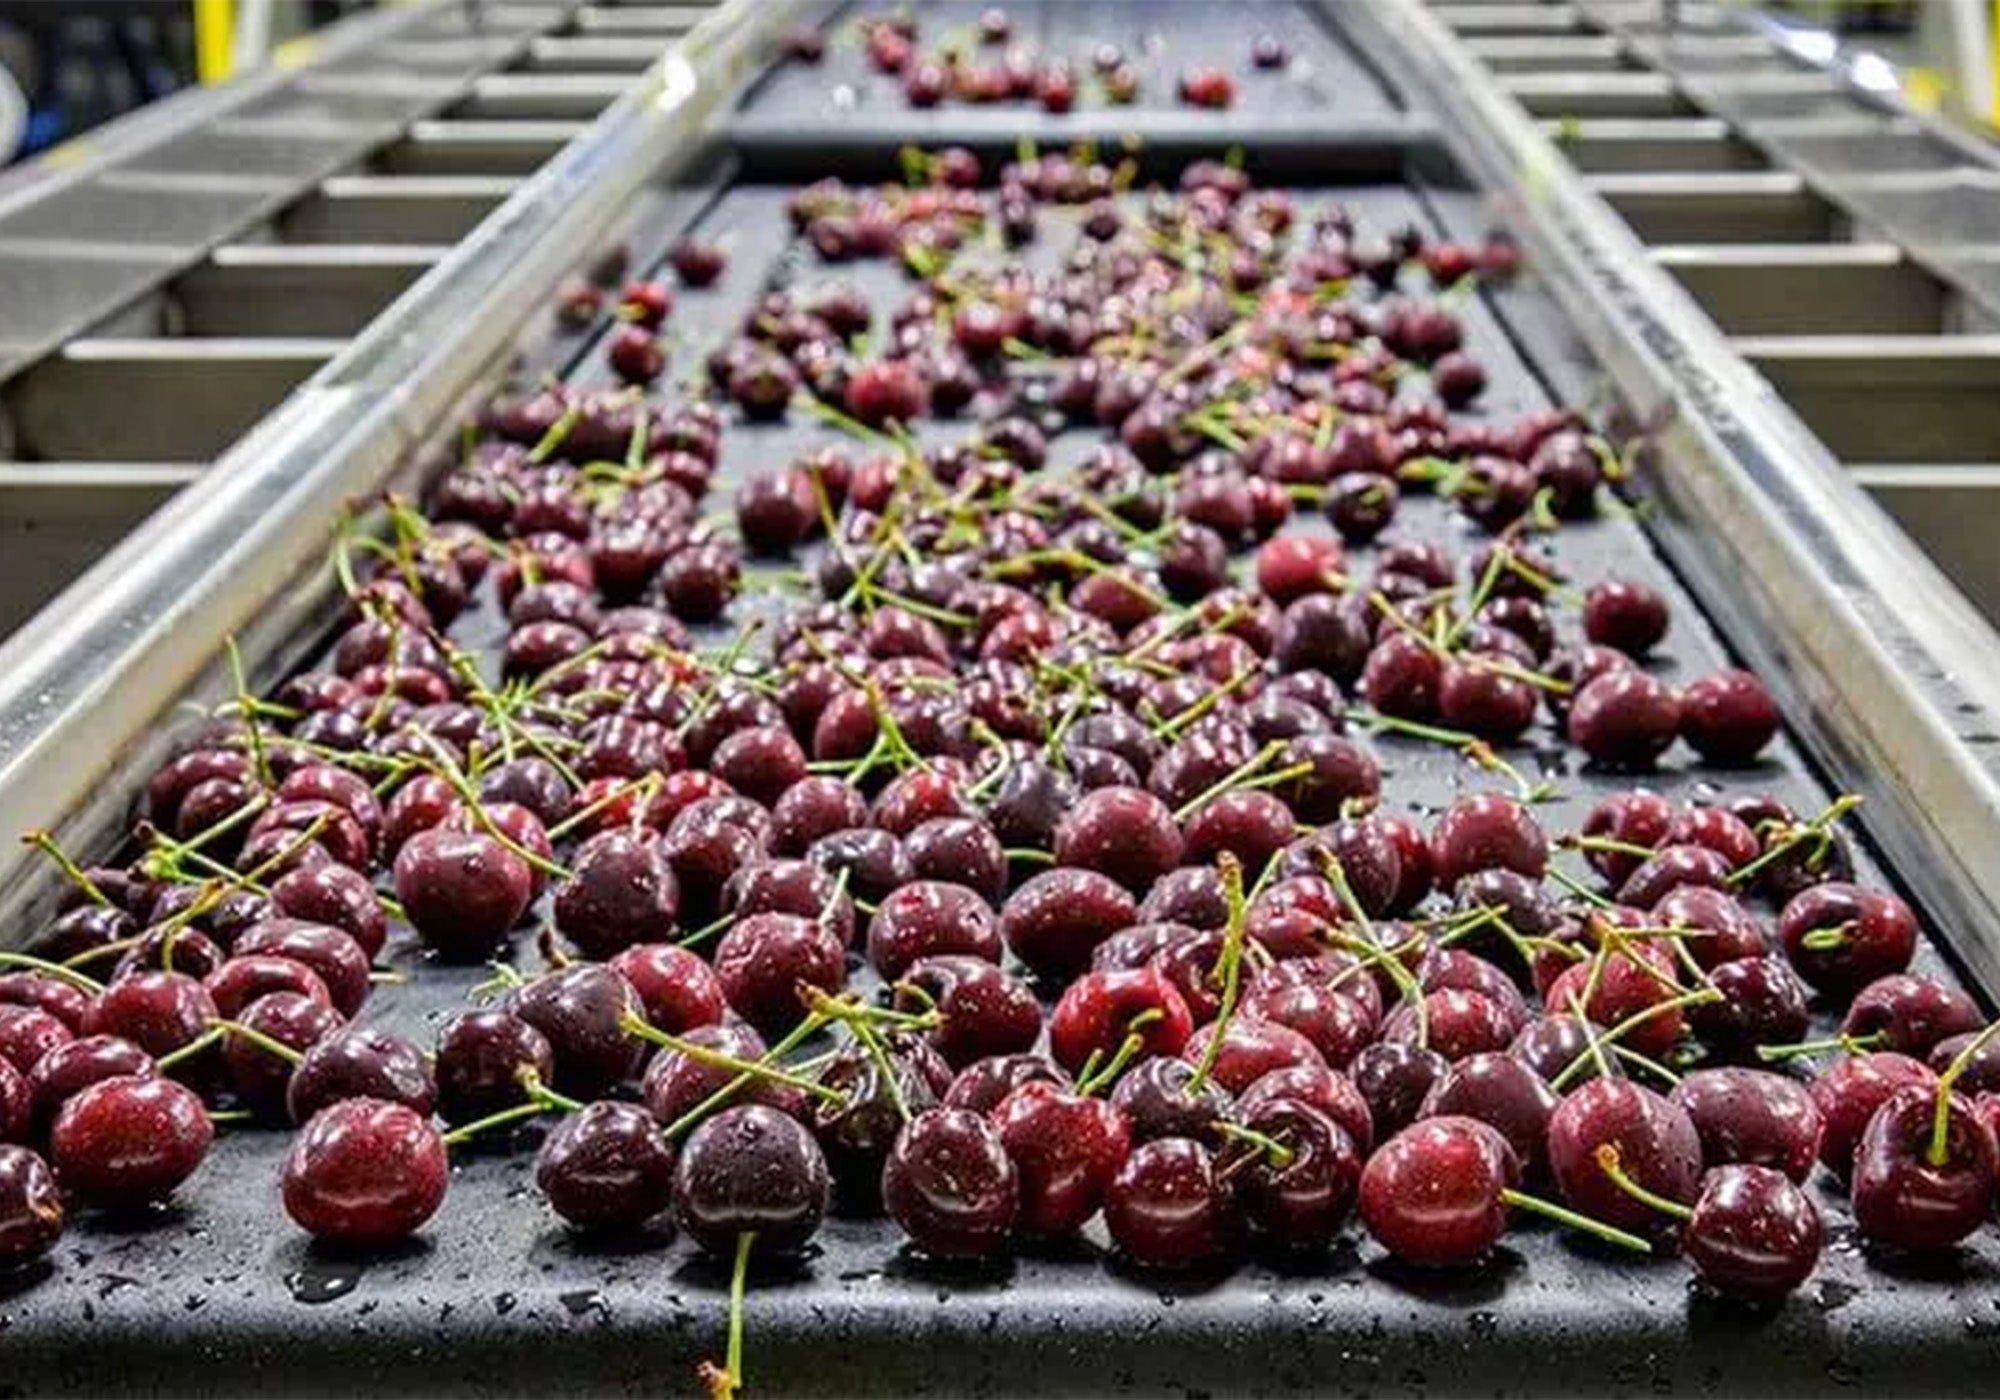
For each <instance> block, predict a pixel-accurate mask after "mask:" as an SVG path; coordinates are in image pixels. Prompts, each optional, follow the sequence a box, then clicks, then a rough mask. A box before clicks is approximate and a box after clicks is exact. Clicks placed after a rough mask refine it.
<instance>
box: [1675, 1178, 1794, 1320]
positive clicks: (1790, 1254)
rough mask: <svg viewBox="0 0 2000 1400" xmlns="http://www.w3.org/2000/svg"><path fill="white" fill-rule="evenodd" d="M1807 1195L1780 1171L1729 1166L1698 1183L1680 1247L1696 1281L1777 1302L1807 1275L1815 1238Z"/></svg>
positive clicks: (1736, 1293) (1722, 1289)
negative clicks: (1694, 1274)
mask: <svg viewBox="0 0 2000 1400" xmlns="http://www.w3.org/2000/svg"><path fill="white" fill-rule="evenodd" d="M1822 1234H1823V1231H1822V1228H1821V1225H1820V1218H1819V1210H1818V1208H1817V1207H1815V1206H1814V1205H1813V1203H1812V1198H1811V1197H1810V1196H1808V1195H1806V1193H1805V1192H1804V1191H1802V1190H1800V1189H1799V1187H1798V1186H1797V1184H1795V1182H1794V1181H1793V1180H1792V1179H1791V1178H1789V1177H1787V1176H1786V1175H1785V1174H1784V1173H1782V1172H1778V1171H1773V1170H1771V1169H1770V1168H1769V1167H1760V1166H1752V1165H1747V1164H1730V1165H1727V1166H1721V1167H1717V1168H1715V1169H1714V1170H1713V1171H1711V1172H1709V1173H1708V1175H1707V1176H1705V1177H1703V1178H1702V1183H1701V1195H1700V1196H1698V1197H1697V1198H1696V1199H1695V1203H1694V1214H1693V1215H1692V1216H1690V1217H1689V1218H1688V1220H1687V1222H1686V1223H1685V1224H1684V1225H1682V1227H1681V1250H1682V1252H1683V1253H1685V1254H1686V1255H1687V1257H1688V1262H1689V1263H1690V1264H1692V1265H1694V1270H1695V1273H1696V1275H1697V1276H1698V1277H1699V1278H1700V1279H1701V1281H1702V1282H1703V1283H1705V1284H1707V1285H1708V1286H1709V1287H1711V1288H1713V1289H1715V1290H1716V1291H1717V1292H1720V1293H1725V1294H1728V1295H1730V1296H1732V1297H1737V1298H1749V1299H1753V1300H1760V1299H1774V1298H1782V1297H1783V1296H1784V1295H1785V1294H1787V1293H1790V1292H1792V1291H1793V1290H1794V1289H1796V1288H1797V1287H1798V1286H1799V1285H1800V1284H1802V1283H1804V1282H1805V1281H1806V1280H1807V1279H1808V1278H1810V1277H1811V1276H1812V1271H1813V1270H1814V1269H1815V1268H1817V1267H1818V1265H1819V1251H1820V1241H1821V1238H1822Z"/></svg>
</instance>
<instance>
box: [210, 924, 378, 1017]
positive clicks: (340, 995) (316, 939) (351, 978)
mask: <svg viewBox="0 0 2000 1400" xmlns="http://www.w3.org/2000/svg"><path fill="white" fill-rule="evenodd" d="M253 954H265V955H270V956H275V957H281V958H290V959H292V960H293V961H294V962H300V963H304V964H305V965H306V966H307V967H309V968H311V969H312V970H313V974H314V975H315V976H316V977H318V978H319V980H320V981H321V983H323V984H324V985H325V987H326V994H327V996H328V997H330V998H332V1001H333V1009H334V1010H335V1011H338V1012H339V1013H340V1014H341V1015H342V1016H350V1017H351V1016H353V1015H354V1013H355V1012H357V1011H359V1010H360V1009H361V1004H362V1003H363V1002H364V1001H366V1000H367V999H368V992H369V989H370V987H371V986H372V985H373V984H372V983H371V981H370V970H369V965H368V955H367V954H366V953H364V952H362V951H361V945H360V944H358V943H356V942H355V941H354V939H353V938H352V937H351V936H350V935H348V934H345V933H343V932H341V931H340V930H339V929H337V928H332V927H330V926H328V925H326V924H309V923H304V922H302V921H300V920H298V919H266V920H264V921H263V922H262V923H259V924H254V925H252V926H251V927H250V928H248V929H246V930H244V932H243V935H242V936H241V937H240V938H238V939H237V940H236V956H238V957H249V956H251V955H253Z"/></svg>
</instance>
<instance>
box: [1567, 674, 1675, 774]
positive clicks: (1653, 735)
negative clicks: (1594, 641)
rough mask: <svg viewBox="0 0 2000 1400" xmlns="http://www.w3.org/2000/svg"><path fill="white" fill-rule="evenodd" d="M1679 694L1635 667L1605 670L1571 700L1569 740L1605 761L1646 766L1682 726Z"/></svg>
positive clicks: (1607, 763) (1611, 763)
mask: <svg viewBox="0 0 2000 1400" xmlns="http://www.w3.org/2000/svg"><path fill="white" fill-rule="evenodd" d="M1680 723H1681V702H1680V697H1679V696H1678V695H1676V694H1675V693H1674V690H1673V687H1671V686H1669V685H1668V684H1667V683H1666V682H1665V681H1663V680H1661V679H1660V678H1659V677H1657V676H1654V675H1650V674H1648V673H1647V672H1645V671H1641V670H1638V669H1636V668H1632V669H1625V670H1616V671H1609V672H1606V673H1605V674H1604V675H1601V676H1599V677H1598V678H1597V679H1596V680H1593V681H1591V682H1590V683H1589V684H1588V685H1585V686H1584V687H1583V688H1582V689H1580V690H1578V691H1577V692H1576V695H1575V697H1574V698H1573V699H1572V700H1571V701H1570V709H1569V720H1568V722H1567V731H1568V734H1569V741H1570V742H1571V743H1572V744H1575V745H1576V746H1577V747H1578V748H1580V749H1582V750H1583V751H1584V752H1585V753H1587V754H1589V755H1590V757H1591V759H1592V760H1593V761H1595V762H1597V763H1600V764H1603V765H1605V766H1607V767H1614V768H1645V767H1649V766H1650V765H1651V764H1652V763H1653V761H1654V760H1655V759H1657V758H1658V757H1659V756H1660V755H1661V754H1663V753H1665V752H1666V751H1667V749H1668V747H1669V746H1670V745H1672V743H1673V742H1674V737H1675V735H1677V734H1678V733H1679V732H1680Z"/></svg>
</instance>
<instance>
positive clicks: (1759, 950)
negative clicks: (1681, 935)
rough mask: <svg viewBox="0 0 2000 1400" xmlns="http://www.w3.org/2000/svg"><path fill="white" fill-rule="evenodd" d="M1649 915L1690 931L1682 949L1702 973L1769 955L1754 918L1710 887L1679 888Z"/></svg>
mask: <svg viewBox="0 0 2000 1400" xmlns="http://www.w3.org/2000/svg"><path fill="white" fill-rule="evenodd" d="M1669 849H1671V848H1669ZM1652 912H1653V917H1654V918H1655V919H1656V920H1658V921H1659V924H1660V926H1661V927H1664V928H1685V929H1688V930H1689V931H1690V933H1689V936H1688V937H1687V938H1685V939H1684V940H1683V942H1682V946H1683V947H1685V948H1686V949H1687V950H1688V953H1689V955H1690V956H1692V957H1693V959H1694V961H1695V963H1696V965H1697V966H1699V967H1701V968H1702V969H1703V970H1704V971H1709V972H1713V971H1714V970H1715V969H1716V968H1717V967H1719V966H1721V965H1722V964H1723V963H1725V962H1734V961H1736V960H1737V959H1738V958H1755V957H1762V956H1763V955H1764V954H1765V953H1766V952H1767V951H1769V940H1768V938H1767V937H1766V935H1765V932H1764V928H1763V926H1762V925H1761V924H1760V923H1759V922H1758V921H1757V920H1756V918H1754V917H1753V916H1752V915H1751V914H1750V912H1749V911H1748V910H1747V909H1745V908H1744V907H1743V905H1742V904H1741V903H1739V902H1738V901H1737V900H1736V898H1735V897H1734V896H1732V895H1729V894H1727V893H1725V892H1724V891H1722V890H1719V889H1716V888H1713V887H1712V886H1705V885H1685V884H1684V885H1680V886H1678V887H1676V888H1675V889H1674V890H1672V891H1670V892H1669V893H1668V894H1666V895H1665V896H1663V897H1662V898H1660V899H1658V900H1656V901H1654V903H1653V906H1652Z"/></svg>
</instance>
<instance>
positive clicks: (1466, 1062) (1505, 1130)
mask: <svg viewBox="0 0 2000 1400" xmlns="http://www.w3.org/2000/svg"><path fill="white" fill-rule="evenodd" d="M1561 1102H1562V1098H1561V1096H1560V1095H1558V1094H1557V1093H1556V1092H1555V1090H1553V1089H1551V1088H1550V1087H1549V1085H1548V1081H1547V1080H1545V1079H1543V1078H1542V1077H1541V1076H1540V1075H1539V1074H1537V1073H1535V1072H1534V1071H1533V1070H1532V1069H1530V1068H1528V1066H1527V1065H1525V1064H1523V1063H1522V1062H1521V1061H1519V1060H1517V1059H1515V1058H1513V1057H1512V1056H1511V1055H1502V1054H1482V1055H1470V1056H1467V1057H1466V1058H1465V1059H1462V1060H1460V1061H1458V1063H1456V1064H1454V1065H1453V1066H1452V1067H1451V1068H1450V1069H1449V1070H1447V1071H1446V1072H1445V1075H1444V1077H1443V1078H1442V1079H1440V1080H1438V1082H1437V1083H1436V1084H1434V1085H1432V1086H1431V1091H1430V1092H1429V1093H1428V1094H1426V1095H1425V1096H1424V1102H1423V1105H1422V1107H1421V1108H1420V1109H1418V1116H1419V1118H1420V1119H1421V1118H1438V1117H1455V1118H1473V1119H1477V1120H1478V1121H1479V1122H1481V1123H1485V1124H1486V1125H1487V1126H1489V1127H1491V1128H1492V1129H1494V1131H1496V1132H1498V1133H1499V1134H1500V1136H1502V1137H1503V1138H1505V1139H1506V1140H1507V1145H1508V1146H1509V1147H1511V1148H1512V1149H1513V1150H1514V1156H1515V1158H1516V1159H1518V1160H1519V1162H1520V1163H1521V1166H1522V1169H1523V1170H1525V1171H1526V1172H1528V1173H1529V1174H1530V1175H1531V1176H1539V1175H1540V1174H1541V1170H1542V1168H1543V1167H1544V1166H1545V1165H1546V1164H1547V1156H1548V1136H1549V1118H1550V1117H1551V1116H1552V1115H1553V1114H1554V1113H1555V1111H1556V1106H1557V1105H1558V1104H1560V1103H1561Z"/></svg>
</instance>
